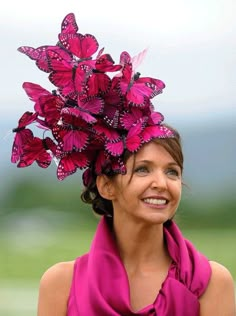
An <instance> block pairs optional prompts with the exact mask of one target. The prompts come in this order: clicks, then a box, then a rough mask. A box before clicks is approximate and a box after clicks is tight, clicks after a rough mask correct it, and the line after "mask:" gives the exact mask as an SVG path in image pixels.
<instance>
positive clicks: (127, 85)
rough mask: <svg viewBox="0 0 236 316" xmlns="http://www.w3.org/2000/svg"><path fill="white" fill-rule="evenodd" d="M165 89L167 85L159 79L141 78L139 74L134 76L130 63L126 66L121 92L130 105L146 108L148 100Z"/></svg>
mask: <svg viewBox="0 0 236 316" xmlns="http://www.w3.org/2000/svg"><path fill="white" fill-rule="evenodd" d="M164 87H165V84H164V83H163V82H162V81H161V80H159V79H154V78H150V77H142V78H140V74H139V73H136V74H135V75H134V76H132V65H131V64H129V63H128V64H125V65H124V68H123V70H122V77H121V78H120V80H119V91H120V93H121V95H123V96H125V97H126V99H127V101H128V104H129V105H133V106H139V107H142V106H145V105H146V103H147V100H148V99H151V98H153V97H154V96H156V95H157V94H159V93H161V92H162V89H164Z"/></svg>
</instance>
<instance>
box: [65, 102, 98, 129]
mask: <svg viewBox="0 0 236 316" xmlns="http://www.w3.org/2000/svg"><path fill="white" fill-rule="evenodd" d="M68 105H69V104H68ZM103 106H104V101H103V99H102V98H98V97H97V98H86V99H83V98H81V99H80V97H78V105H77V106H74V107H70V106H67V107H64V108H63V109H62V110H61V114H62V115H63V114H70V115H72V116H74V117H78V118H82V119H83V120H84V121H86V122H88V123H91V124H93V123H95V122H96V121H97V119H96V118H95V117H94V116H93V115H95V114H99V113H100V112H101V111H102V109H103Z"/></svg>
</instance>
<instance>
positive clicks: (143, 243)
mask: <svg viewBox="0 0 236 316" xmlns="http://www.w3.org/2000/svg"><path fill="white" fill-rule="evenodd" d="M78 43H79V45H78ZM97 46H98V45H97V42H96V39H95V38H94V37H93V36H92V35H88V34H87V35H84V36H83V35H81V34H79V33H78V27H77V24H76V22H75V19H74V15H73V14H69V15H67V16H66V17H65V19H64V20H63V22H62V27H61V33H60V34H59V44H57V46H44V47H43V48H42V47H40V48H37V49H35V50H34V49H33V51H32V49H30V48H29V47H28V48H27V47H25V46H24V47H21V48H20V49H19V50H20V51H22V52H23V53H26V54H27V55H28V56H29V57H30V58H31V59H34V60H36V64H37V66H38V67H39V68H40V69H41V70H44V71H46V72H49V73H50V75H49V79H50V81H51V82H53V83H54V84H55V86H56V87H57V88H58V89H57V91H56V92H53V93H50V92H48V91H47V90H45V89H43V88H42V87H40V86H38V85H35V84H31V83H25V84H24V86H23V87H24V89H25V90H26V92H27V94H28V95H29V96H30V98H31V99H32V100H33V101H34V102H35V113H29V112H26V113H25V114H24V115H23V117H22V118H21V119H20V121H19V125H18V127H17V128H16V129H14V130H13V131H14V132H15V133H16V138H15V142H14V145H13V153H12V161H13V162H18V166H19V167H25V166H29V165H30V164H32V163H33V162H34V161H36V162H37V163H38V165H39V166H40V167H44V168H45V167H48V165H49V164H50V162H51V159H52V157H53V158H54V159H56V160H57V162H58V169H57V176H58V178H59V179H60V180H63V179H64V178H65V177H67V176H69V175H71V174H72V173H74V172H75V171H76V170H77V169H78V168H80V169H85V171H84V173H83V182H84V185H85V191H84V192H83V194H82V199H83V201H85V202H87V203H91V204H92V207H93V210H94V211H95V212H96V213H98V214H100V215H101V216H102V217H101V221H100V223H99V225H98V229H97V231H96V234H95V237H94V240H93V242H92V245H91V249H90V251H89V253H88V254H85V255H83V256H81V257H80V258H77V259H76V260H75V261H72V262H63V263H58V264H56V265H54V266H53V267H51V268H50V269H49V270H48V271H46V272H45V274H44V275H43V277H42V280H41V283H40V291H39V303H38V316H54V315H55V316H66V315H67V316H77V315H78V316H80V315H81V316H83V315H89V316H93V315H101V316H106V315H107V316H108V315H114V316H115V315H123V316H124V315H142V316H144V315H159V316H162V315H163V316H164V315H171V316H172V315H173V316H175V315H181V316H185V315H191V316H197V315H201V316H204V315H207V316H208V315H211V314H212V315H214V316H217V315H219V316H234V315H235V303H234V283H233V280H232V277H231V275H230V273H229V271H228V270H227V269H226V268H224V267H223V266H221V265H220V264H218V263H216V262H211V261H210V262H209V261H208V260H207V258H205V256H204V255H202V254H201V253H199V252H198V251H197V250H196V249H195V248H194V246H193V245H192V244H191V243H190V242H189V241H187V240H185V239H184V237H183V236H182V234H181V232H180V230H179V229H178V227H177V225H176V224H175V223H174V221H173V217H174V215H175V212H176V210H177V208H178V204H179V201H180V198H181V187H182V171H183V154H182V148H181V142H180V136H179V134H178V132H177V131H175V130H174V129H172V128H170V127H169V126H167V125H166V124H163V116H162V114H160V113H159V112H155V111H154V107H153V106H152V104H151V99H152V98H153V97H154V96H155V95H157V94H159V93H160V92H161V91H162V89H163V88H164V83H163V82H162V81H161V80H159V79H154V78H149V77H144V78H141V77H140V74H135V73H134V71H133V63H134V62H135V60H136V59H132V58H131V57H130V56H129V54H128V53H127V52H123V53H121V57H120V63H119V64H118V65H114V62H113V60H112V58H111V57H110V55H107V54H102V52H103V51H102V50H101V51H100V52H99V53H98V55H97V56H96V58H95V60H93V59H92V57H91V55H92V54H94V53H95V52H96V50H97V48H98V47H97ZM141 55H142V54H141ZM139 57H140V55H139ZM117 71H120V72H118V74H117V75H115V76H114V77H113V78H112V79H110V78H109V77H108V75H107V74H106V72H117ZM33 122H37V123H38V124H40V125H41V127H43V128H44V129H46V130H50V131H51V132H52V135H53V136H54V139H51V138H50V137H46V138H43V139H40V138H38V137H35V136H33V133H32V131H31V130H30V129H29V128H28V127H27V128H26V126H28V125H29V124H31V123H33Z"/></svg>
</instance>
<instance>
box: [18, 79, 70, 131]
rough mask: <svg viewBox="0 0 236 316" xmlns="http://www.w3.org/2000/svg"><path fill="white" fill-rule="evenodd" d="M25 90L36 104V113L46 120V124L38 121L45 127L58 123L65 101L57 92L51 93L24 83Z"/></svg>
mask: <svg viewBox="0 0 236 316" xmlns="http://www.w3.org/2000/svg"><path fill="white" fill-rule="evenodd" d="M23 88H24V90H25V91H26V93H27V95H28V96H29V98H30V100H32V101H34V102H35V104H34V109H35V111H36V112H38V114H39V116H41V117H43V118H45V122H44V121H42V120H40V119H37V121H38V122H40V124H41V125H43V126H45V127H51V126H53V125H54V124H55V123H57V122H58V120H59V119H60V112H61V109H62V107H63V106H64V104H65V100H64V99H62V97H61V96H60V95H58V94H57V93H56V92H52V93H51V92H49V91H48V90H46V89H44V88H42V87H41V86H40V85H38V84H35V83H32V82H24V83H23Z"/></svg>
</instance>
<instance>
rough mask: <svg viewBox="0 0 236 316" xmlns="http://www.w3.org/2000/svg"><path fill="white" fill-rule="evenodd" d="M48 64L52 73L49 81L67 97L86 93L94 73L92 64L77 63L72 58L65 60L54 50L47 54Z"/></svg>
mask: <svg viewBox="0 0 236 316" xmlns="http://www.w3.org/2000/svg"><path fill="white" fill-rule="evenodd" d="M47 56H48V62H49V65H50V69H51V70H52V72H51V73H50V75H49V80H50V81H51V82H52V83H53V84H54V85H55V86H56V87H58V88H59V89H60V92H61V93H62V95H64V96H65V97H71V95H73V94H75V95H76V96H77V95H78V93H82V92H84V89H85V84H86V81H87V79H88V77H89V75H90V74H91V73H92V66H91V65H92V64H91V62H90V61H87V62H81V63H78V62H76V61H75V60H74V59H73V58H71V57H70V56H67V58H64V56H62V55H61V54H60V53H58V52H57V51H54V50H49V51H48V52H47Z"/></svg>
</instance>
